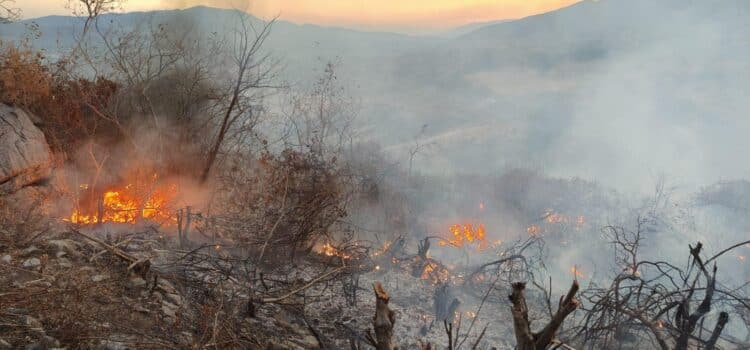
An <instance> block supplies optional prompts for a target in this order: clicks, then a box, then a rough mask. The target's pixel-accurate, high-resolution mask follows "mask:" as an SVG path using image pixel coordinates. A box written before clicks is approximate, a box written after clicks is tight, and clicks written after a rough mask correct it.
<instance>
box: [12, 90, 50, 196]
mask: <svg viewBox="0 0 750 350" xmlns="http://www.w3.org/2000/svg"><path fill="white" fill-rule="evenodd" d="M53 159H54V158H53V155H52V151H51V149H50V147H49V145H48V144H47V140H46V139H45V138H44V133H42V131H41V130H39V128H37V127H36V126H35V125H34V123H33V122H32V121H31V116H29V114H27V113H26V112H24V111H23V110H21V109H19V108H14V107H10V106H7V105H4V104H0V194H10V193H14V192H16V191H18V190H20V189H22V188H24V187H26V186H29V185H32V184H35V183H40V182H42V181H44V180H46V179H48V178H49V177H50V175H51V172H52V165H53Z"/></svg>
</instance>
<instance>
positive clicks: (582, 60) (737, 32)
mask: <svg viewBox="0 0 750 350" xmlns="http://www.w3.org/2000/svg"><path fill="white" fill-rule="evenodd" d="M234 16H236V12H233V11H232V10H219V9H212V8H206V7H195V8H190V9H186V10H173V11H158V12H153V13H131V14H120V15H106V16H105V17H103V19H104V20H103V21H102V24H105V27H106V23H118V26H121V27H127V26H135V25H137V24H139V23H140V24H141V25H145V24H148V23H152V22H160V21H161V22H163V21H172V22H173V23H175V22H176V23H185V22H187V23H190V24H192V25H195V26H199V27H200V28H201V30H203V31H205V32H211V31H216V30H220V29H221V28H226V26H228V25H231V23H232V20H233V18H234ZM76 21H78V20H73V19H71V18H70V17H45V18H41V19H36V20H34V22H36V23H37V24H38V25H39V28H40V30H41V31H42V32H43V33H44V35H43V36H42V39H41V42H40V44H41V46H43V47H45V48H48V50H54V48H55V47H58V46H60V45H61V43H64V42H65V41H66V40H67V41H70V40H71V38H72V37H73V36H72V33H74V31H75V30H76V26H75V23H76ZM27 23H29V22H28V21H27V22H20V23H15V24H4V25H0V39H18V38H20V37H22V36H23V35H24V32H25V30H26V28H25V26H24V25H25V24H27ZM460 30H468V32H466V33H454V35H445V36H410V35H402V34H394V33H381V32H362V31H355V30H349V29H343V28H330V27H321V26H315V25H298V24H294V23H289V22H284V21H279V22H278V23H276V25H275V26H274V28H273V31H272V35H271V37H269V41H268V42H267V44H268V45H267V49H268V50H269V51H270V52H272V53H273V54H274V55H275V56H276V57H279V58H280V59H282V60H283V64H284V66H285V70H284V77H283V78H284V79H286V80H288V81H290V82H293V83H294V84H305V83H309V82H310V81H312V80H313V79H314V77H315V75H316V74H317V72H319V71H320V68H321V67H322V66H323V64H324V63H325V62H327V61H331V60H332V61H339V62H341V64H340V67H339V71H338V73H339V74H338V75H339V77H340V79H341V81H342V82H345V83H346V84H347V87H348V89H347V92H348V93H351V94H352V95H353V96H354V97H355V98H356V99H357V100H358V101H360V105H361V112H360V115H359V119H360V121H361V122H362V124H363V125H365V127H363V135H364V136H363V137H369V138H370V139H372V140H376V141H377V142H380V143H382V144H384V146H385V147H386V148H387V149H388V150H390V151H391V152H392V153H393V154H394V156H395V157H404V155H405V154H407V153H408V152H407V151H406V149H408V147H410V145H411V144H413V138H414V137H415V135H417V134H418V131H419V130H421V127H422V126H423V125H424V124H428V128H427V129H426V134H425V135H423V136H422V137H424V139H425V141H427V140H429V141H430V142H436V143H437V144H439V147H436V148H435V149H434V150H433V151H431V152H432V153H430V154H425V155H423V157H421V158H420V159H418V160H417V161H416V162H417V166H419V167H420V168H422V169H427V171H428V172H437V173H440V172H445V171H457V170H460V169H482V171H487V172H496V171H499V170H502V169H504V168H506V167H508V166H519V165H520V166H532V167H538V168H543V169H546V170H548V171H550V172H551V173H553V174H554V175H562V176H567V175H570V176H573V175H576V176H583V177H586V178H605V179H608V181H612V182H614V183H617V184H620V183H627V184H629V185H632V183H633V182H635V181H641V180H642V179H641V178H637V177H633V176H632V175H629V174H635V173H642V174H643V175H642V176H643V178H647V177H649V176H650V175H648V174H652V173H654V172H659V171H660V170H662V168H663V169H666V171H673V172H679V173H687V174H696V175H695V179H691V181H693V180H694V181H703V180H704V179H713V180H715V178H716V177H718V176H720V175H721V174H720V173H721V171H724V170H723V169H726V168H731V169H732V170H733V171H734V173H736V174H737V176H734V177H748V178H750V164H744V163H740V162H736V161H734V160H732V159H731V157H727V156H726V155H728V154H733V153H735V152H736V151H735V150H736V149H743V147H750V142H748V144H744V143H739V144H738V143H737V142H736V141H732V140H738V139H745V137H743V136H737V135H736V134H737V133H741V131H742V130H750V120H748V118H746V114H748V113H750V102H748V101H747V99H746V98H745V97H744V96H746V93H750V80H748V79H743V77H747V76H750V42H749V41H748V40H746V38H747V37H748V36H750V1H748V0H658V1H657V0H598V1H593V0H584V1H581V2H578V3H576V4H573V5H571V6H568V7H565V8H562V9H559V10H556V11H552V12H548V13H544V14H539V15H535V16H530V17H526V18H522V19H518V20H513V21H508V22H500V23H483V24H478V25H476V28H474V27H472V26H470V28H463V29H460ZM455 34H457V35H455ZM62 46H64V45H62ZM717 120H718V121H720V122H718V123H717V122H716V121H717ZM613 130H616V131H617V132H613ZM664 139H669V140H670V142H668V143H665V142H664ZM733 142H734V143H733ZM685 152H692V153H696V154H698V153H702V152H708V153H707V154H704V155H702V156H701V158H700V159H701V161H700V162H702V163H699V164H696V162H695V161H691V160H689V159H684V158H682V157H681V155H682V154H684V153H685ZM611 159H619V160H620V163H619V164H609V163H608V162H611ZM603 164H608V165H607V166H603ZM633 169H635V170H633ZM644 169H645V170H644ZM626 174H628V175H626ZM705 182H711V181H705Z"/></svg>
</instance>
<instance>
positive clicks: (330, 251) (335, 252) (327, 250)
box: [318, 243, 380, 270]
mask: <svg viewBox="0 0 750 350" xmlns="http://www.w3.org/2000/svg"><path fill="white" fill-rule="evenodd" d="M318 252H319V253H321V254H324V255H327V256H337V257H339V258H342V259H349V258H351V256H350V255H349V254H347V253H346V252H344V251H342V250H340V249H338V248H336V247H334V246H332V245H331V243H326V244H323V245H322V246H321V247H320V249H319V250H318ZM377 269H378V270H379V269H380V267H379V266H378V267H377Z"/></svg>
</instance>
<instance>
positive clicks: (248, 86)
mask: <svg viewBox="0 0 750 350" xmlns="http://www.w3.org/2000/svg"><path fill="white" fill-rule="evenodd" d="M238 21H239V28H238V29H236V30H235V32H234V40H233V45H234V57H233V59H234V64H235V69H236V71H235V73H234V84H233V87H232V88H231V92H230V94H229V104H228V105H227V107H226V111H225V112H224V116H223V117H222V119H221V124H220V126H219V130H218V133H217V135H216V138H215V139H214V141H213V146H212V147H211V148H210V150H209V151H208V156H207V159H206V164H205V165H204V167H203V170H202V171H201V175H200V181H201V182H206V180H208V176H209V173H210V172H211V168H212V167H213V166H214V163H215V162H216V157H217V155H218V154H219V151H220V149H221V146H222V144H223V143H224V141H225V138H226V136H227V132H228V131H229V129H230V128H231V127H232V125H233V124H234V123H235V122H236V121H237V120H239V119H240V118H244V119H245V121H246V122H249V123H250V124H254V123H255V120H254V119H255V118H257V115H255V113H256V111H254V110H253V107H254V106H253V102H255V101H253V99H252V98H253V97H254V96H253V92H254V91H258V90H261V89H267V88H271V87H278V86H276V85H272V81H273V78H274V75H275V71H274V69H275V66H274V65H273V64H271V59H270V57H269V55H268V54H263V53H262V51H261V49H262V47H263V44H264V43H265V41H266V39H267V38H268V36H269V35H270V34H271V27H272V25H273V23H274V21H275V19H273V20H270V21H268V22H265V23H262V24H261V25H260V26H256V25H255V24H253V23H252V22H251V19H250V17H249V16H248V15H247V14H244V13H242V14H239V18H238Z"/></svg>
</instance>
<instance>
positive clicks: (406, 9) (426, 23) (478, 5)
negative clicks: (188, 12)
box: [16, 0, 578, 32]
mask: <svg viewBox="0 0 750 350" xmlns="http://www.w3.org/2000/svg"><path fill="white" fill-rule="evenodd" d="M68 1H69V0H16V6H17V7H20V8H21V9H22V10H23V11H24V13H23V17H24V18H34V17H40V16H46V15H51V14H69V13H70V10H69V9H66V4H67V3H68ZM577 1H578V0H251V1H248V0H127V1H126V2H125V5H124V10H126V11H138V10H153V9H164V8H183V7H190V6H194V5H208V6H216V7H231V8H240V9H246V10H248V12H251V13H253V14H255V15H259V16H263V17H269V16H274V15H277V14H279V15H281V17H282V19H285V20H288V21H292V22H297V23H315V24H322V25H334V26H344V27H353V28H361V29H373V30H395V31H404V32H422V31H431V30H441V29H446V28H451V27H456V26H460V25H463V24H468V23H472V22H483V21H490V20H497V19H511V18H520V17H525V16H529V15H533V14H537V13H542V12H547V11H551V10H554V9H557V8H560V7H563V6H567V5H570V4H572V3H575V2H577Z"/></svg>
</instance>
